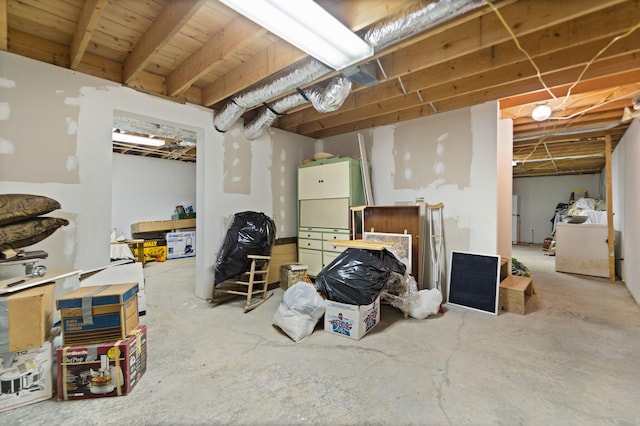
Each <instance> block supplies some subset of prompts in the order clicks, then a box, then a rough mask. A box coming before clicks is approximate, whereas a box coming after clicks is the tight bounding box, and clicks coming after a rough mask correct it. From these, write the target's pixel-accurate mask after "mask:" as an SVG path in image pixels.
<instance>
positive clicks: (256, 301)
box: [211, 254, 273, 312]
mask: <svg viewBox="0 0 640 426" xmlns="http://www.w3.org/2000/svg"><path fill="white" fill-rule="evenodd" d="M247 258H248V259H249V260H251V267H250V269H249V271H247V272H245V273H243V274H240V275H238V276H236V277H233V278H230V279H228V280H225V281H223V282H221V283H220V284H218V285H217V286H215V285H214V286H213V292H212V294H211V303H220V302H221V301H223V300H221V295H224V294H226V295H227V296H226V297H225V296H222V299H224V300H226V299H229V298H231V297H234V296H245V297H246V298H247V302H246V304H245V305H244V311H245V312H249V311H250V310H252V309H255V308H257V307H258V306H260V305H262V304H263V303H264V302H266V301H267V299H269V298H270V297H271V296H272V295H273V291H268V288H269V283H268V282H267V274H268V273H269V263H270V262H271V256H260V255H257V254H249V255H247Z"/></svg>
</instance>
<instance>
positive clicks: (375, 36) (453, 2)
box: [364, 0, 485, 51]
mask: <svg viewBox="0 0 640 426" xmlns="http://www.w3.org/2000/svg"><path fill="white" fill-rule="evenodd" d="M484 3H485V0H440V1H438V2H435V3H429V4H427V5H417V6H415V7H413V8H411V9H409V10H407V11H404V12H402V13H399V14H397V15H396V16H394V17H391V18H389V19H387V20H385V21H383V22H381V23H379V24H378V25H375V26H374V27H373V28H372V29H370V30H369V31H367V33H366V34H365V35H364V40H365V41H366V42H367V43H369V44H370V45H372V46H373V47H374V48H375V49H376V51H378V50H380V49H382V48H385V47H388V46H390V45H392V44H393V43H397V42H399V41H401V40H404V39H406V38H407V37H410V36H412V35H414V34H417V33H419V32H422V31H424V30H426V29H428V28H430V27H432V26H435V25H436V24H439V23H440V22H443V21H445V20H449V19H451V18H453V17H455V16H457V15H461V14H463V13H465V12H468V11H470V10H472V9H475V8H477V7H479V6H481V5H482V4H484Z"/></svg>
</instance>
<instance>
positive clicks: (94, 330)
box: [56, 283, 138, 346]
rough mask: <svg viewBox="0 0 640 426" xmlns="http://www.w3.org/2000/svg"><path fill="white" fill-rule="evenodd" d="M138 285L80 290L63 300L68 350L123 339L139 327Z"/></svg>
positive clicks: (60, 302)
mask: <svg viewBox="0 0 640 426" xmlns="http://www.w3.org/2000/svg"><path fill="white" fill-rule="evenodd" d="M137 294H138V283H129V284H113V285H103V286H88V287H80V288H79V289H77V290H75V291H73V292H71V293H69V294H67V295H66V296H63V297H61V298H59V299H58V300H57V301H56V306H57V308H58V309H59V310H60V326H61V328H62V341H63V344H64V345H65V346H70V345H83V344H92V343H102V342H112V341H115V340H119V339H123V338H125V336H127V335H129V333H131V332H132V331H133V329H134V328H136V327H137V326H138V298H137Z"/></svg>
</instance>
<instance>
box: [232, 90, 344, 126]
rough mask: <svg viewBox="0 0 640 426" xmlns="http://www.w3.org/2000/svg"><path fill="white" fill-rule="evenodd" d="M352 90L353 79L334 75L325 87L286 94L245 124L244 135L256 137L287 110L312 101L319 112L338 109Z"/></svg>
mask: <svg viewBox="0 0 640 426" xmlns="http://www.w3.org/2000/svg"><path fill="white" fill-rule="evenodd" d="M350 92H351V81H350V80H348V79H347V78H345V77H334V78H333V79H332V80H331V81H330V82H329V84H328V85H327V87H325V88H324V89H322V90H321V89H319V88H311V89H307V90H304V91H300V92H298V93H295V94H293V95H289V96H286V97H284V98H282V99H280V100H278V101H277V102H274V103H273V104H272V105H269V106H268V107H266V108H264V109H263V110H262V112H261V113H260V114H258V116H257V117H256V118H255V119H253V121H251V122H250V123H248V124H246V125H245V126H244V136H245V137H246V138H247V139H255V138H257V137H258V136H260V135H261V134H262V133H263V132H264V131H266V130H267V129H268V128H269V127H270V126H271V124H273V122H274V121H275V119H276V118H278V116H279V115H282V113H284V112H285V111H288V110H290V109H293V108H295V107H298V106H300V105H304V104H305V103H307V102H309V101H310V102H311V103H312V104H313V106H314V108H315V109H316V110H318V111H319V112H331V111H336V110H338V109H339V108H340V107H341V106H342V104H343V103H344V101H345V99H347V96H349V93H350Z"/></svg>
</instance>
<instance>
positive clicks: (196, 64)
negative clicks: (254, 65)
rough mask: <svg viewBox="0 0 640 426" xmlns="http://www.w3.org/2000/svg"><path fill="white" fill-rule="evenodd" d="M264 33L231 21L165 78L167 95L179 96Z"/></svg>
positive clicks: (242, 23)
mask: <svg viewBox="0 0 640 426" xmlns="http://www.w3.org/2000/svg"><path fill="white" fill-rule="evenodd" d="M266 33H267V31H266V30H265V29H262V28H260V27H259V26H257V25H254V24H253V23H247V22H246V21H244V20H241V19H240V18H237V19H234V20H233V21H231V23H230V24H229V25H227V26H226V27H224V28H223V29H222V30H221V31H219V32H217V33H216V35H214V36H213V38H212V39H211V40H209V41H208V42H207V43H206V44H205V45H204V46H202V47H201V48H200V49H198V51H196V52H195V53H194V54H193V55H191V56H190V57H189V58H188V59H187V60H186V61H184V62H183V63H182V64H180V65H179V66H178V68H176V69H175V70H174V71H173V72H171V74H169V75H168V76H167V95H168V96H176V95H178V94H180V93H182V92H183V91H185V90H186V89H188V88H189V87H190V86H191V85H192V84H193V82H194V81H196V80H197V79H198V78H200V77H202V76H203V75H204V74H206V73H208V72H209V71H211V70H212V69H214V68H215V67H216V66H217V65H218V63H220V62H223V61H225V60H226V59H227V58H228V57H229V56H231V55H233V54H234V53H235V52H237V51H239V50H241V49H242V48H243V47H245V46H247V45H249V44H251V43H252V42H253V41H254V40H255V39H256V38H259V37H262V36H264V35H265V34H266Z"/></svg>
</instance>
